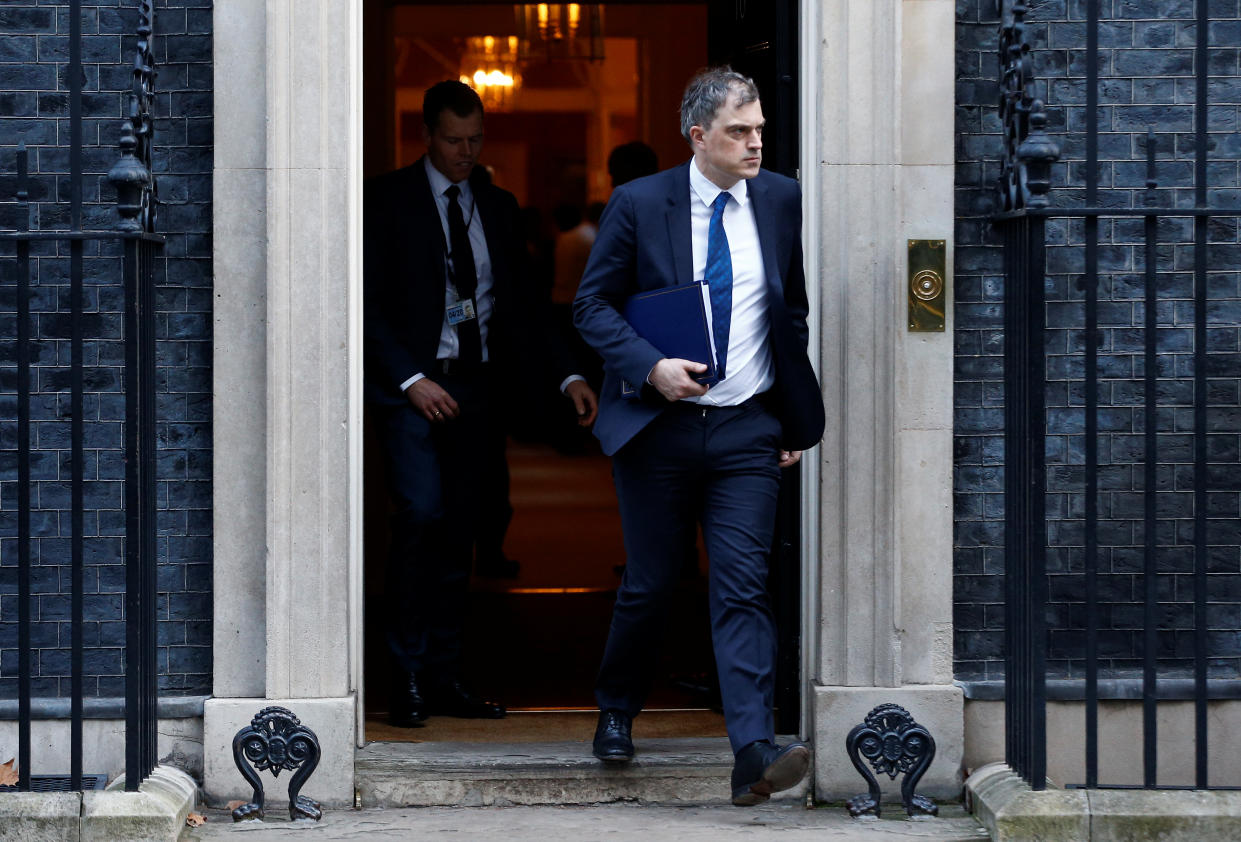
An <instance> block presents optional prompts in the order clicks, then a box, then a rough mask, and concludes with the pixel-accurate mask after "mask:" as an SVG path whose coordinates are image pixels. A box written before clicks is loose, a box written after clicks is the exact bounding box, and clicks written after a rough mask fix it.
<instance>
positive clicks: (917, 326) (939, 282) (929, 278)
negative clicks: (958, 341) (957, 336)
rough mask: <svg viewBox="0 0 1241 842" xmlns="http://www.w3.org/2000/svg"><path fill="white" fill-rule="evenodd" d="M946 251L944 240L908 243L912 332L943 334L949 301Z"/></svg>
mask: <svg viewBox="0 0 1241 842" xmlns="http://www.w3.org/2000/svg"><path fill="white" fill-rule="evenodd" d="M946 255H947V249H946V248H945V241H944V240H910V241H909V264H908V265H909V277H908V281H907V283H906V286H905V292H906V295H907V297H908V299H909V329H910V330H912V331H923V332H938V333H942V332H943V331H944V309H945V306H946V301H947V289H946V287H947V275H946V272H947V257H946Z"/></svg>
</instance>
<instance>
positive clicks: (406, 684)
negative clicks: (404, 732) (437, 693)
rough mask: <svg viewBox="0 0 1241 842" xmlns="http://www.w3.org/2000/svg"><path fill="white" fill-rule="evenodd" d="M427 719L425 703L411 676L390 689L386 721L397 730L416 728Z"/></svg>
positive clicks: (416, 683) (415, 681)
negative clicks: (390, 694) (390, 695)
mask: <svg viewBox="0 0 1241 842" xmlns="http://www.w3.org/2000/svg"><path fill="white" fill-rule="evenodd" d="M426 719H427V701H426V699H424V698H423V697H422V692H421V691H420V690H419V689H418V679H416V678H414V677H413V676H412V675H411V676H409V677H408V678H406V679H405V680H404V681H402V682H401V683H400V684H398V685H396V686H395V687H393V688H392V699H391V702H390V703H389V706H388V721H389V722H391V723H392V724H393V725H395V726H396V727H398V728H418V727H420V726H421V725H422V723H423V722H425V721H426Z"/></svg>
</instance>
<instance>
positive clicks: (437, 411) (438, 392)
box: [405, 377, 461, 424]
mask: <svg viewBox="0 0 1241 842" xmlns="http://www.w3.org/2000/svg"><path fill="white" fill-rule="evenodd" d="M405 396H406V397H407V398H409V402H410V403H412V404H413V405H414V409H416V410H418V411H419V412H421V413H422V414H423V415H424V416H426V419H427V420H428V421H430V422H431V423H433V424H434V423H440V422H444V421H448V420H449V419H452V418H456V417H457V416H458V415H460V414H461V410H460V409H459V408H458V407H457V402H456V401H455V400H453V399H452V395H450V394H448V393H447V392H445V391H444V389H443V387H442V386H440V384H438V383H436V382H435V381H434V380H432V379H431V378H430V377H424V378H422V379H421V380H419V381H417V382H416V383H413V384H412V385H411V386H410V387H409V388H408V389H406V390H405Z"/></svg>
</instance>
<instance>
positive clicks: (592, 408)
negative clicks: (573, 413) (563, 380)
mask: <svg viewBox="0 0 1241 842" xmlns="http://www.w3.org/2000/svg"><path fill="white" fill-rule="evenodd" d="M564 393H565V394H566V395H568V396H569V399H570V400H571V401H573V408H574V409H576V410H577V423H578V426H580V427H589V426H590V425H591V424H593V423H595V416H596V415H598V414H599V399H598V398H597V397H595V391H594V389H592V388H590V386H588V385H587V384H586V381H585V380H574V381H573V382H572V383H570V384H569V385H568V386H566V387H565V390H564Z"/></svg>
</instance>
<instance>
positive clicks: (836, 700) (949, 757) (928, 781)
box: [814, 684, 1071, 838]
mask: <svg viewBox="0 0 1241 842" xmlns="http://www.w3.org/2000/svg"><path fill="white" fill-rule="evenodd" d="M888 702H891V703H893V704H898V705H900V706H901V707H903V708H905V710H907V711H909V714H910V716H912V717H913V718H914V720H916V721H917V723H918V724H919V725H922V726H923V727H925V728H926V729H927V730H928V731H929V732H930V733H931V737H932V738H934V740H935V760H934V762H932V763H931V768H930V769H928V770H927V772H926V774H925V775H924V776H923V778H922V780H921V781H920V782H919V784H918V789H917V792H918V794H919V795H926V796H928V797H930V798H934V799H937V800H953V801H955V800H956V799H958V798H960V796H961V757H962V754H963V752H964V743H965V740H964V731H965V724H964V712H963V710H964V696H963V695H962V694H961V689H960V688H959V687H954V686H952V685H942V684H907V685H904V686H902V687H823V686H818V687H815V688H814V747H815V755H814V795H815V798H817V799H819V800H821V801H839V800H842V799H846V798H852V797H853V796H854V795H858V794H860V793H863V792H865V791H866V782H865V781H864V780H863V779H862V776H861V775H859V774H858V773H857V770H855V769H854V768H853V764H852V763H850V762H849V759H848V755H847V754H846V752H845V738H846V737H848V735H849V731H850V730H852V728H853V726H855V725H857V724H859V723H860V722H862V721H863V720H864V719H865V718H866V714H868V713H870V712H871V710H872V709H874V708H875V707H877V706H879V705H881V704H885V703H888ZM900 782H901V779H900V778H897V779H896V780H895V781H889V779H888V778H887V776H886V775H884V776H882V777H881V778H880V780H879V783H880V786H882V787H883V789H884V797H885V800H887V799H889V798H891V799H894V800H896V801H899V800H900ZM1065 838H1071V837H1065Z"/></svg>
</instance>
